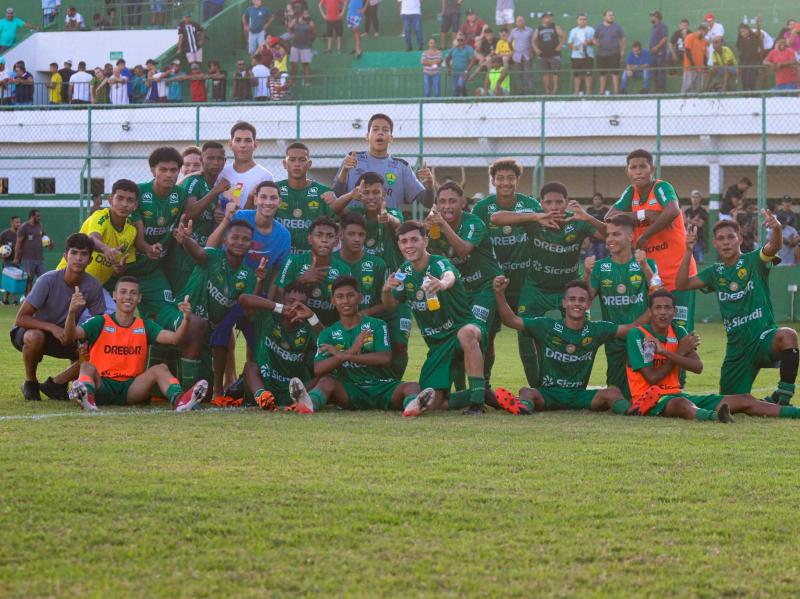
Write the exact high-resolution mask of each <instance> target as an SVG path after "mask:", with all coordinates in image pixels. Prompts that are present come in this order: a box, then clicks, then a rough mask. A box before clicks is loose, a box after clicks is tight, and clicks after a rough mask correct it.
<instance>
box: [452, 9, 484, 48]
mask: <svg viewBox="0 0 800 599" xmlns="http://www.w3.org/2000/svg"><path fill="white" fill-rule="evenodd" d="M484 27H486V23H485V22H484V21H483V20H482V19H480V18H478V15H476V14H475V10H474V9H472V8H468V9H467V18H466V20H465V21H464V23H463V24H462V25H461V28H460V29H459V30H458V31H459V33H461V34H462V35H463V36H464V43H465V44H466V45H467V46H469V47H470V48H472V49H473V50H476V49H477V48H476V47H475V43H476V41H478V40H479V38H480V37H481V35H482V34H483V28H484Z"/></svg>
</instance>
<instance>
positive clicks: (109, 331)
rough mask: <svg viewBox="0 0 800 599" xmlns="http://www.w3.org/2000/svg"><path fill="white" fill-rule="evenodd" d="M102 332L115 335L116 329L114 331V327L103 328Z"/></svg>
mask: <svg viewBox="0 0 800 599" xmlns="http://www.w3.org/2000/svg"><path fill="white" fill-rule="evenodd" d="M103 330H104V331H105V332H106V333H116V332H117V329H116V327H111V326H104V327H103Z"/></svg>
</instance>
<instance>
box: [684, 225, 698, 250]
mask: <svg viewBox="0 0 800 599" xmlns="http://www.w3.org/2000/svg"><path fill="white" fill-rule="evenodd" d="M695 243H697V227H695V226H694V225H689V226H688V227H687V228H686V249H689V250H691V249H692V248H693V247H694V244H695Z"/></svg>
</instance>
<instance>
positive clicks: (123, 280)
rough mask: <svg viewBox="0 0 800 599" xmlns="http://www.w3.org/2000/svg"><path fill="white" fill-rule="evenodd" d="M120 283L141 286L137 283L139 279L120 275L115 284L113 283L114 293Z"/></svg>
mask: <svg viewBox="0 0 800 599" xmlns="http://www.w3.org/2000/svg"><path fill="white" fill-rule="evenodd" d="M120 283H135V284H136V285H139V286H141V284H140V283H139V279H137V278H136V277H134V276H133V275H122V276H121V277H120V278H119V279H117V282H116V283H114V290H115V291H116V289H117V287H119V284H120Z"/></svg>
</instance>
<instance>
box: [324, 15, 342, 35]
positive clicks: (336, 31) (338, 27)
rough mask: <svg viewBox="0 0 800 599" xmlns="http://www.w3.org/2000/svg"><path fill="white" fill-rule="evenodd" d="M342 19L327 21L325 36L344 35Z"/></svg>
mask: <svg viewBox="0 0 800 599" xmlns="http://www.w3.org/2000/svg"><path fill="white" fill-rule="evenodd" d="M343 31H344V30H343V28H342V20H341V19H339V20H338V21H325V37H333V36H334V35H335V36H337V37H342V32H343Z"/></svg>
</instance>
